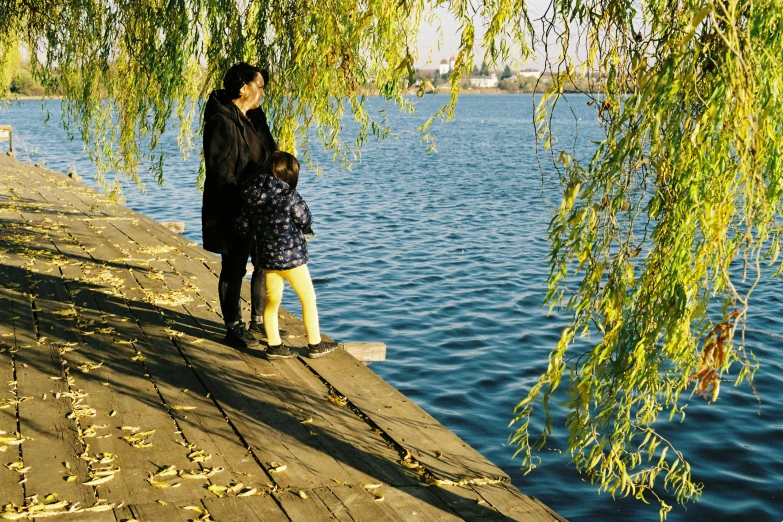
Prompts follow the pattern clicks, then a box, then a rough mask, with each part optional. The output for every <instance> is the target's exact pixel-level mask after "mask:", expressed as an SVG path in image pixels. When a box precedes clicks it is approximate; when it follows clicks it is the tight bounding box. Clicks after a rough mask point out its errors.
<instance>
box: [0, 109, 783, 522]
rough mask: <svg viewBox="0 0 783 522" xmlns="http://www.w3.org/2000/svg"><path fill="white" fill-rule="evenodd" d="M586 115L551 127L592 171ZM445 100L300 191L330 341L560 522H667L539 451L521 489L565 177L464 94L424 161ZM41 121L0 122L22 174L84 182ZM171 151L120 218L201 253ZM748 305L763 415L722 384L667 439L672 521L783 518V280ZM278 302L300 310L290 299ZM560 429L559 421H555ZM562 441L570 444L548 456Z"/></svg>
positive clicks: (65, 147)
mask: <svg viewBox="0 0 783 522" xmlns="http://www.w3.org/2000/svg"><path fill="white" fill-rule="evenodd" d="M586 101H587V100H586V98H582V97H579V96H575V97H573V98H571V102H572V109H573V111H574V114H571V112H570V111H565V110H564V111H561V112H560V113H558V118H557V120H556V124H557V126H558V129H559V132H560V136H561V139H562V140H563V142H564V143H567V144H571V143H574V142H575V143H576V144H577V147H578V151H579V154H580V155H583V156H585V157H586V156H589V154H590V153H591V151H592V150H593V147H594V144H593V143H592V141H593V140H595V139H599V138H600V129H599V128H598V126H597V124H596V122H595V116H594V112H593V110H592V109H591V108H590V107H588V106H587V105H586ZM444 102H445V98H444V97H435V98H432V97H430V98H426V99H424V100H421V101H419V102H418V106H417V109H416V114H415V115H413V116H410V115H400V114H398V113H395V112H394V111H393V110H390V119H391V121H392V123H393V125H394V126H395V129H397V130H399V131H401V132H400V135H399V138H398V139H388V140H386V141H384V142H381V143H370V144H369V145H367V147H366V148H365V150H364V153H363V162H362V163H361V164H356V165H354V167H353V169H352V171H351V172H347V171H346V170H345V169H343V168H341V167H338V166H335V165H331V164H330V163H329V158H330V155H328V154H326V153H323V152H318V153H317V154H316V157H317V158H318V159H319V161H320V162H321V164H322V165H324V166H325V167H326V168H325V175H324V176H322V177H316V176H315V175H314V174H313V173H306V174H305V176H304V178H303V179H302V180H301V181H300V191H301V193H302V194H303V196H304V198H305V199H306V200H307V201H308V203H309V205H310V207H311V210H312V212H313V215H314V219H315V223H314V229H315V231H316V233H317V237H316V239H315V240H314V241H312V242H311V243H310V257H311V262H310V270H311V272H312V274H313V278H314V280H315V283H316V290H317V293H318V303H319V312H320V314H321V323H322V328H323V329H324V330H325V331H326V332H328V333H329V334H330V335H332V336H333V337H336V338H339V339H343V340H352V341H383V342H385V343H386V344H387V345H388V353H387V357H388V360H387V362H385V363H380V364H374V365H373V366H372V368H373V370H375V371H376V372H377V373H378V374H380V375H381V376H382V377H383V378H385V379H386V380H387V381H389V382H390V383H392V384H393V385H394V386H395V387H397V388H398V389H399V390H400V391H402V392H403V393H404V394H406V395H407V396H409V397H411V398H412V399H414V400H415V401H416V402H417V403H418V404H420V405H421V406H422V407H423V408H425V409H426V410H427V411H429V412H430V413H432V414H433V415H434V416H435V417H436V418H437V419H438V420H439V421H441V422H442V423H443V424H445V425H446V426H447V427H448V428H450V429H451V430H452V431H454V432H456V433H457V434H459V435H460V436H461V437H462V438H464V439H465V440H466V441H467V442H468V443H470V444H471V445H472V446H474V447H475V448H477V449H478V450H479V451H481V452H482V453H483V454H484V455H486V456H487V457H489V458H490V459H491V460H492V461H493V462H495V463H496V464H498V465H499V466H500V467H502V468H503V469H504V471H506V472H507V473H508V474H509V475H510V476H511V477H512V481H513V483H514V484H515V485H516V486H517V487H519V488H520V489H521V490H522V491H523V492H525V493H527V494H529V495H533V496H536V497H538V498H540V499H541V500H543V501H544V502H545V503H546V504H548V505H549V506H551V507H552V508H554V509H555V510H556V511H557V512H559V513H561V514H562V515H563V516H565V517H566V518H568V519H570V520H572V521H581V520H613V521H628V520H633V521H636V520H639V521H647V520H649V521H657V520H658V509H657V506H656V505H655V504H650V505H645V504H643V503H641V502H639V501H636V500H633V499H618V500H614V499H612V497H611V496H610V495H608V494H601V495H599V494H597V493H596V491H595V488H594V487H593V486H591V485H590V484H589V483H586V482H584V481H583V480H582V479H581V478H580V477H579V476H578V474H577V473H576V472H575V471H574V470H573V468H571V467H569V466H568V460H569V459H568V458H567V456H564V455H561V454H559V453H558V452H557V451H546V452H544V453H543V454H542V455H541V456H542V457H543V462H542V464H541V465H540V466H539V467H538V468H537V469H536V470H535V471H533V472H532V473H530V474H528V475H523V473H522V472H521V471H520V470H519V462H518V461H515V460H513V459H512V455H513V453H514V448H511V447H508V446H507V445H506V441H507V437H508V435H509V433H510V429H509V428H508V427H507V426H508V423H509V420H510V418H511V416H512V412H513V408H514V405H515V404H516V403H517V402H518V401H519V400H520V399H521V398H523V397H524V396H525V394H526V393H527V391H528V389H529V388H530V386H531V385H532V384H533V383H534V382H535V380H536V378H537V376H538V375H539V374H540V373H541V372H542V371H543V370H544V369H545V368H546V365H547V356H548V354H549V351H550V350H551V349H552V348H553V347H554V346H555V344H556V343H557V340H558V339H559V337H560V331H561V329H562V328H563V326H564V325H565V324H566V323H565V320H564V319H563V318H562V317H558V316H557V315H556V314H553V315H547V313H546V310H545V309H542V308H541V307H540V305H541V303H542V300H543V298H544V295H545V292H546V274H547V268H546V256H547V251H548V250H547V249H548V243H547V240H546V227H547V223H548V221H549V216H550V212H551V210H552V208H553V205H556V204H557V203H558V201H557V193H556V191H555V189H554V185H553V180H555V179H556V177H555V175H554V173H553V172H552V170H551V167H550V166H549V165H550V164H551V162H550V161H549V160H548V159H547V157H546V154H545V153H543V152H542V153H541V163H542V165H544V168H545V172H544V174H543V181H542V173H541V170H540V169H539V161H538V159H537V157H536V150H535V140H534V133H533V127H532V99H531V96H530V95H502V96H491V95H465V96H463V97H462V98H461V99H460V101H459V104H458V107H457V111H456V118H455V120H454V121H452V122H449V123H447V124H445V125H439V126H436V128H435V130H436V135H437V141H436V145H437V148H438V152H437V153H427V152H426V147H425V146H423V145H422V144H420V138H419V136H418V135H417V133H416V132H415V130H416V128H417V127H418V125H420V124H421V123H423V122H424V121H425V119H426V117H427V116H428V115H429V114H432V113H433V112H434V111H435V109H436V108H437V107H439V106H440V104H442V103H444ZM373 103H375V107H376V108H378V109H380V108H381V107H382V104H381V103H380V101H377V100H376V101H374V102H373ZM44 106H45V107H46V109H48V110H50V111H51V112H52V113H53V114H54V115H55V117H54V118H53V121H52V123H50V124H49V125H48V126H44V125H43V119H44V116H45V114H44V112H42V104H41V102H23V103H21V104H19V105H15V106H12V107H10V108H8V109H6V110H5V111H4V112H0V123H10V124H12V125H13V126H14V129H15V137H16V144H15V145H16V147H17V151H18V158H19V159H21V160H23V161H30V162H38V163H40V162H41V161H44V162H45V166H46V167H47V168H50V169H53V170H57V171H63V172H66V171H68V170H69V168H71V167H72V166H74V167H75V168H76V170H77V172H78V173H79V174H80V175H82V176H83V177H84V179H85V182H87V183H90V182H91V181H90V180H91V177H92V175H93V173H94V171H93V169H92V167H91V166H90V164H89V162H88V161H87V159H86V156H85V154H84V153H83V151H82V145H81V143H80V142H78V141H69V140H68V139H67V138H66V135H65V133H64V131H63V130H62V129H61V128H60V127H59V126H58V124H57V123H56V119H57V115H58V111H59V103H58V102H47V103H46V104H44ZM575 118H576V120H575ZM575 131H578V134H575ZM163 145H164V147H166V148H167V149H168V150H170V151H171V152H172V156H171V157H170V158H169V160H168V161H167V164H166V167H165V181H166V185H165V187H159V186H156V185H155V184H154V182H153V181H152V180H149V182H148V184H147V188H148V193H147V194H146V195H142V194H140V193H139V192H138V191H136V190H134V189H128V190H126V193H125V195H126V196H127V200H128V202H127V204H128V206H129V207H131V208H133V209H134V210H137V211H139V212H142V213H144V214H146V215H148V216H151V217H153V218H155V219H157V220H160V221H184V222H185V224H186V231H185V236H187V237H188V238H189V239H191V240H193V241H194V242H197V243H200V241H201V237H200V218H199V215H200V214H199V213H200V205H201V203H200V200H201V196H200V193H199V192H198V191H197V190H196V189H195V187H194V181H195V175H196V172H197V170H198V156H197V154H196V155H194V156H191V157H190V158H189V159H187V160H182V158H181V156H179V155H178V153H177V149H176V133H175V132H172V133H170V134H167V135H166V136H165V138H164V140H163ZM316 152H317V151H316ZM754 296H755V297H754V300H753V302H752V311H751V314H750V317H749V321H748V327H749V328H751V329H753V330H754V331H751V332H748V333H747V344H748V347H749V348H750V349H751V350H752V351H753V352H754V353H755V354H756V356H757V357H758V359H759V362H760V363H761V369H760V370H759V371H758V373H757V375H756V386H757V388H758V391H759V394H760V396H761V399H762V404H761V405H758V403H757V402H756V400H755V398H754V396H753V394H752V392H751V390H750V388H749V387H748V386H747V385H743V386H741V387H739V388H734V387H731V386H730V385H727V386H724V388H723V389H722V391H721V396H720V400H719V401H718V402H717V403H716V404H711V405H710V404H707V403H705V402H704V401H702V400H701V399H696V398H694V399H692V400H691V401H690V404H689V407H688V410H687V411H688V416H687V418H686V421H685V423H684V424H682V425H677V426H676V427H671V429H666V432H667V434H668V435H669V436H670V440H671V441H672V442H673V443H674V444H675V446H676V447H678V448H679V449H680V450H681V451H683V452H684V454H685V456H686V457H687V458H688V460H689V461H690V463H691V465H692V471H693V476H694V478H695V479H696V480H698V481H701V482H703V483H704V485H705V488H704V495H703V497H702V499H701V501H700V502H698V503H691V504H688V506H687V509H684V508H682V507H679V506H675V509H674V511H673V512H672V513H671V514H670V515H669V518H668V520H672V521H682V520H688V521H691V520H696V521H699V520H710V521H721V520H725V521H729V520H731V521H736V520H753V521H754V522H761V521H776V522H777V521H780V520H783V414H781V413H780V406H781V399H782V398H783V378H781V376H782V375H783V292H781V283H780V280H770V279H767V280H763V281H762V282H761V284H760V285H759V287H758V289H757V290H756V292H755V294H754ZM286 299H287V301H286V302H285V303H284V304H285V305H286V306H287V307H288V308H289V309H290V310H294V311H295V310H297V309H298V306H297V302H296V301H295V297H294V296H293V293H292V292H290V291H289V292H288V294H287V296H286ZM564 419H565V415H564V412H563V411H562V410H557V409H556V410H555V423H556V424H557V423H560V424H562V423H563V422H564ZM562 440H564V437H563V430H562V429H560V430H557V431H556V432H555V434H554V441H555V442H556V443H557V442H558V441H562Z"/></svg>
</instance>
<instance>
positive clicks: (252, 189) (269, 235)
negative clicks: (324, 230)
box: [237, 173, 312, 270]
mask: <svg viewBox="0 0 783 522" xmlns="http://www.w3.org/2000/svg"><path fill="white" fill-rule="evenodd" d="M311 223H312V216H311V215H310V209H309V208H307V203H305V201H304V199H302V196H300V195H299V193H298V192H297V191H296V189H292V188H291V187H290V186H289V185H288V183H285V182H284V181H281V180H279V179H277V178H275V177H273V176H270V175H268V174H261V173H257V174H255V175H253V176H248V179H247V180H246V181H245V183H243V186H242V214H241V215H240V217H239V219H238V220H237V228H238V231H239V232H240V233H242V234H243V235H248V234H250V233H252V234H255V239H256V241H255V243H256V247H255V248H256V262H257V263H259V264H260V265H261V267H262V268H265V269H270V270H288V269H290V268H296V267H297V266H301V265H304V264H306V263H307V242H306V241H305V237H304V235H305V234H311V233H312V229H311Z"/></svg>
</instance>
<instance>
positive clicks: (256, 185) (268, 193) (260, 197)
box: [242, 167, 293, 205]
mask: <svg viewBox="0 0 783 522" xmlns="http://www.w3.org/2000/svg"><path fill="white" fill-rule="evenodd" d="M292 192H293V189H292V188H291V186H290V185H289V184H288V183H286V182H285V181H283V180H280V179H277V178H276V177H274V176H272V175H271V174H268V173H266V172H264V171H263V169H262V168H261V167H258V168H257V169H256V171H255V172H254V173H253V174H252V175H251V176H248V178H247V179H246V181H245V182H243V183H242V195H243V198H247V197H248V196H249V195H250V194H251V193H252V199H253V200H257V201H264V202H266V203H267V204H268V203H273V204H278V205H279V204H284V203H285V201H286V200H287V199H288V197H289V196H290V195H291V193H292Z"/></svg>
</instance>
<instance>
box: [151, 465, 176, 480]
mask: <svg viewBox="0 0 783 522" xmlns="http://www.w3.org/2000/svg"><path fill="white" fill-rule="evenodd" d="M176 475H177V467H176V466H174V465H173V464H172V465H171V466H162V467H160V468H158V472H157V473H155V476H156V477H174V476H176Z"/></svg>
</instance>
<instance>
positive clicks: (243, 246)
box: [218, 236, 264, 324]
mask: <svg viewBox="0 0 783 522" xmlns="http://www.w3.org/2000/svg"><path fill="white" fill-rule="evenodd" d="M225 246H226V250H225V253H223V254H222V255H221V267H220V281H219V283H218V296H219V297H220V310H221V312H222V313H223V320H224V321H225V322H226V324H232V323H236V322H237V321H241V320H242V304H241V302H240V294H241V292H242V279H243V278H244V277H245V274H246V273H247V259H248V257H250V255H251V253H252V252H253V251H254V250H255V245H254V241H253V239H252V238H251V239H245V238H242V237H240V236H236V237H233V238H231V239H228V240H226V242H225ZM263 313H264V271H263V270H262V269H260V268H255V269H254V270H253V275H252V278H251V280H250V315H251V317H261V316H262V315H263Z"/></svg>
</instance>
